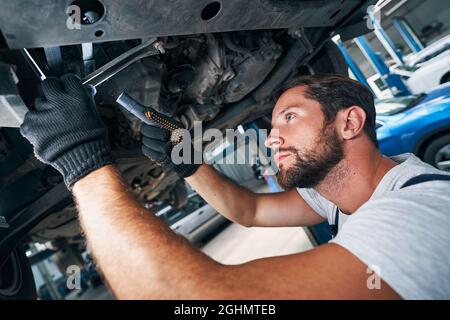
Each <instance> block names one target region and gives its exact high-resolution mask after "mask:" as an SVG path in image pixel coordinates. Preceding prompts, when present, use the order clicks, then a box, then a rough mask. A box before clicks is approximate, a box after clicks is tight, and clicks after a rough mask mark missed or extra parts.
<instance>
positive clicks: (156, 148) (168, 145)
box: [141, 123, 200, 178]
mask: <svg viewBox="0 0 450 320" xmlns="http://www.w3.org/2000/svg"><path fill="white" fill-rule="evenodd" d="M141 133H142V153H143V154H144V155H146V156H147V157H149V158H150V159H152V160H153V161H156V162H157V163H158V164H159V165H160V166H161V167H162V168H163V169H164V170H168V171H173V172H175V173H176V174H178V175H179V176H180V177H183V178H186V177H189V176H191V175H193V174H194V173H195V172H196V171H197V169H198V167H199V166H200V165H199V164H194V161H191V163H181V164H175V163H173V161H172V158H171V152H172V142H171V141H170V132H169V131H168V130H166V129H163V128H160V127H156V126H151V125H147V124H144V123H143V124H142V126H141ZM193 154H194V150H193V147H192V145H191V155H193ZM191 160H192V157H191Z"/></svg>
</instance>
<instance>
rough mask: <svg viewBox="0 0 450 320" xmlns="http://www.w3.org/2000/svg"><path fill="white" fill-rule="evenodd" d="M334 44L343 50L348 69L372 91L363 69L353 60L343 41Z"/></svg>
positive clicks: (338, 40)
mask: <svg viewBox="0 0 450 320" xmlns="http://www.w3.org/2000/svg"><path fill="white" fill-rule="evenodd" d="M333 41H334V43H335V44H336V45H337V47H338V48H339V50H341V53H342V55H343V56H344V58H345V61H346V62H347V65H348V67H349V68H350V70H351V71H352V72H353V74H354V75H355V77H356V79H357V80H358V81H359V82H361V83H362V84H363V85H365V86H366V87H367V88H369V89H370V90H372V88H370V85H369V84H368V83H367V80H366V77H365V76H364V74H363V73H362V71H361V69H360V68H359V67H358V65H357V64H356V62H355V61H354V60H353V58H352V57H351V56H350V53H349V52H348V51H347V48H346V47H345V45H344V43H343V42H342V40H341V39H333ZM372 93H373V94H374V95H375V93H374V92H373V91H372Z"/></svg>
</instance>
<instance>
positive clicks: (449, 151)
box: [423, 134, 450, 171]
mask: <svg viewBox="0 0 450 320" xmlns="http://www.w3.org/2000/svg"><path fill="white" fill-rule="evenodd" d="M423 160H424V161H425V162H427V163H429V164H431V165H432V166H435V167H436V168H438V169H441V170H445V171H450V165H443V164H442V162H443V161H450V134H446V135H444V136H441V137H439V138H437V139H436V140H434V141H433V142H431V143H430V144H429V145H428V147H427V148H426V149H425V152H424V154H423ZM440 163H441V164H440Z"/></svg>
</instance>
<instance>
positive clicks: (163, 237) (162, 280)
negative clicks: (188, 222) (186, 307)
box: [73, 165, 221, 299]
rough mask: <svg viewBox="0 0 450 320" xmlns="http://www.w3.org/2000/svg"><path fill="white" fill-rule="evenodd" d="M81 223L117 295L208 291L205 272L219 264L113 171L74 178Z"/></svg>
mask: <svg viewBox="0 0 450 320" xmlns="http://www.w3.org/2000/svg"><path fill="white" fill-rule="evenodd" d="M73 194H74V197H75V200H76V202H77V206H78V211H79V216H80V221H81V225H82V228H83V230H84V232H85V234H86V236H87V241H88V245H89V246H90V247H91V248H94V250H93V253H94V256H95V258H96V261H97V262H98V264H99V265H100V268H101V270H102V272H103V273H104V274H105V277H106V278H107V279H108V282H109V285H110V286H111V288H112V289H113V291H114V293H115V294H116V295H117V297H119V298H125V299H128V298H168V297H170V298H187V297H188V296H187V292H189V293H190V294H193V293H194V294H195V293H197V292H201V291H203V292H202V293H203V294H204V293H205V291H208V288H205V287H204V286H205V284H206V285H207V284H208V283H214V282H215V281H214V280H213V279H209V280H211V281H206V282H205V280H206V279H205V276H206V275H208V277H214V274H218V275H219V274H220V272H217V273H216V272H211V271H214V270H215V269H219V268H220V267H221V265H220V264H218V263H216V262H215V261H213V260H212V259H210V258H208V257H207V256H205V255H204V254H203V253H201V252H200V251H198V250H196V249H194V248H192V247H191V245H190V244H189V243H188V242H187V241H186V240H185V239H183V238H181V237H180V236H178V235H176V234H175V233H174V232H173V231H172V230H170V228H169V227H168V226H167V225H166V224H165V223H164V222H163V221H162V220H161V219H160V218H158V217H156V216H154V215H153V214H152V213H151V212H150V211H148V210H146V209H145V208H144V207H143V206H142V205H141V204H139V203H138V202H137V201H136V200H135V199H134V197H133V196H132V195H131V194H130V193H129V192H128V191H127V189H126V187H125V185H124V184H123V182H122V180H121V178H120V175H119V173H118V172H117V170H116V169H115V168H114V167H113V166H111V165H108V166H105V167H102V168H100V169H98V170H96V171H94V172H92V173H91V174H89V175H87V176H86V177H84V178H82V179H81V180H79V181H78V182H76V183H75V185H74V187H73Z"/></svg>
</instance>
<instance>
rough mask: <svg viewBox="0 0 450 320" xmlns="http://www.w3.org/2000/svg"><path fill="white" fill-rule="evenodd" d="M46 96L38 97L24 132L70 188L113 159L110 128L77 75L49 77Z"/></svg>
mask: <svg viewBox="0 0 450 320" xmlns="http://www.w3.org/2000/svg"><path fill="white" fill-rule="evenodd" d="M42 91H43V94H44V96H43V97H39V98H37V99H36V102H35V108H36V110H35V111H29V112H28V113H27V114H26V116H25V120H24V122H23V124H22V126H21V127H20V133H21V134H22V135H23V136H24V137H25V138H27V139H28V140H29V141H30V142H31V144H32V145H33V147H34V154H35V156H36V158H38V159H39V160H41V161H42V162H44V163H46V164H49V165H51V166H53V167H54V168H55V169H56V170H58V171H59V172H60V173H61V174H62V176H63V178H64V182H65V184H66V186H67V187H68V188H69V189H70V188H71V186H72V185H73V183H74V182H76V181H77V180H78V179H80V178H82V177H84V176H85V175H87V174H88V173H89V172H91V171H93V170H95V169H98V168H100V167H102V166H104V165H106V164H109V163H111V162H112V159H111V156H110V147H109V143H108V131H107V128H106V126H105V125H104V123H103V122H102V120H101V119H100V116H99V115H98V113H97V110H96V107H95V102H94V98H93V95H92V94H90V93H89V92H88V91H87V89H86V88H85V87H84V86H83V84H82V83H81V80H80V79H79V78H78V77H77V76H76V75H73V74H67V75H64V76H62V77H61V79H57V78H48V79H46V80H44V81H43V83H42Z"/></svg>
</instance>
